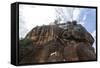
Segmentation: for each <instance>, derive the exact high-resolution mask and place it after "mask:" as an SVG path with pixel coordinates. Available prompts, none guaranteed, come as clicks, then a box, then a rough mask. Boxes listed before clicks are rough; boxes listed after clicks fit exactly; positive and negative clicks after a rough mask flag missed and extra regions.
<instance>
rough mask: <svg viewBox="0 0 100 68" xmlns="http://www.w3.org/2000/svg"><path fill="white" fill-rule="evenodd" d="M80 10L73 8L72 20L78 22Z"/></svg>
mask: <svg viewBox="0 0 100 68" xmlns="http://www.w3.org/2000/svg"><path fill="white" fill-rule="evenodd" d="M80 12H81V10H80V8H74V10H73V20H77V21H79V15H80Z"/></svg>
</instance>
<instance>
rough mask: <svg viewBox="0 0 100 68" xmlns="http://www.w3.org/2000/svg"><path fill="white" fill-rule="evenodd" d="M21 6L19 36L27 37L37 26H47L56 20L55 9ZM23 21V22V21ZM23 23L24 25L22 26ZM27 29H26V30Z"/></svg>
mask: <svg viewBox="0 0 100 68" xmlns="http://www.w3.org/2000/svg"><path fill="white" fill-rule="evenodd" d="M32 6H33V5H20V6H19V11H20V12H19V22H20V25H19V28H20V29H19V35H20V37H25V35H26V34H27V33H28V32H29V31H30V30H31V29H32V28H33V27H35V26H37V25H38V26H40V25H43V24H45V25H47V24H49V23H50V22H53V21H54V19H55V11H54V7H50V6H48V7H46V6H37V5H36V6H35V5H34V6H33V7H32ZM21 20H23V22H22V21H21ZM21 23H22V24H21ZM25 27H26V28H25Z"/></svg>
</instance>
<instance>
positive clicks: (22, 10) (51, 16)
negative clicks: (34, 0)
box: [19, 5, 96, 48]
mask: <svg viewBox="0 0 100 68" xmlns="http://www.w3.org/2000/svg"><path fill="white" fill-rule="evenodd" d="M59 17H60V18H61V20H60V23H65V22H66V21H72V20H77V21H78V23H79V24H82V25H83V26H84V27H85V28H86V29H87V31H88V32H89V33H91V35H92V36H93V37H94V39H95V41H96V9H93V8H92V9H91V8H73V7H52V6H40V5H19V38H24V37H25V36H26V34H27V33H28V32H29V31H30V30H31V29H32V28H34V27H35V26H41V25H43V24H44V25H48V24H52V23H53V22H54V21H55V19H58V18H59ZM95 45H96V42H94V44H93V47H94V48H96V46H95Z"/></svg>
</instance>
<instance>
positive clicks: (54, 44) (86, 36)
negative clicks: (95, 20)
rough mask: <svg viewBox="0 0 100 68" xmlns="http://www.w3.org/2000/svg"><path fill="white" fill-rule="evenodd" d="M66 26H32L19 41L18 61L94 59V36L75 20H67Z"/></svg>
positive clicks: (41, 61)
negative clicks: (21, 40)
mask: <svg viewBox="0 0 100 68" xmlns="http://www.w3.org/2000/svg"><path fill="white" fill-rule="evenodd" d="M66 25H67V26H66V28H63V27H59V26H61V24H60V25H59V24H56V25H43V26H36V27H35V28H33V29H32V30H31V31H30V32H29V33H28V34H27V35H26V37H25V38H24V39H23V40H26V39H27V40H29V43H28V42H24V44H25V45H26V46H25V47H23V44H22V43H23V42H20V45H19V47H20V49H19V50H20V51H19V54H20V55H19V57H20V63H45V62H63V61H80V60H96V55H95V52H94V48H93V47H92V45H93V43H94V38H93V37H92V36H91V34H90V33H89V32H88V31H87V30H86V29H85V28H84V27H83V26H82V25H81V24H77V22H76V21H73V22H67V24H66Z"/></svg>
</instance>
